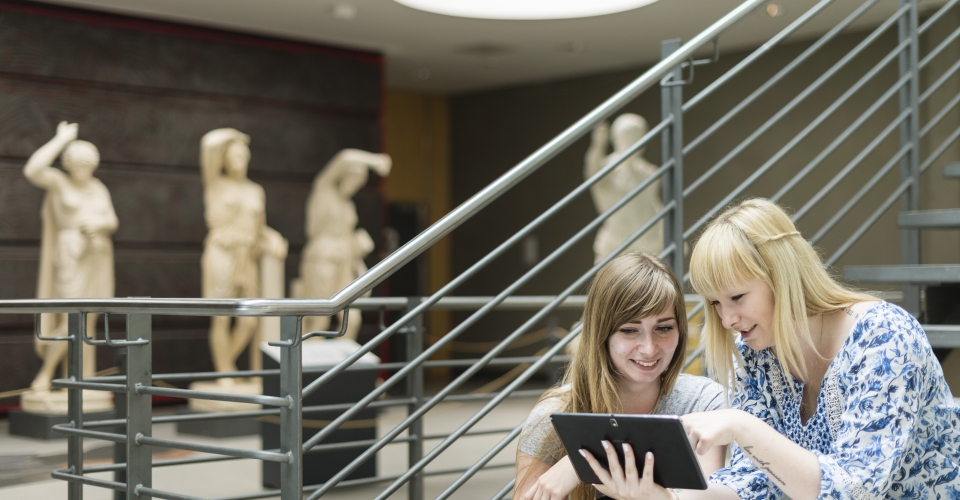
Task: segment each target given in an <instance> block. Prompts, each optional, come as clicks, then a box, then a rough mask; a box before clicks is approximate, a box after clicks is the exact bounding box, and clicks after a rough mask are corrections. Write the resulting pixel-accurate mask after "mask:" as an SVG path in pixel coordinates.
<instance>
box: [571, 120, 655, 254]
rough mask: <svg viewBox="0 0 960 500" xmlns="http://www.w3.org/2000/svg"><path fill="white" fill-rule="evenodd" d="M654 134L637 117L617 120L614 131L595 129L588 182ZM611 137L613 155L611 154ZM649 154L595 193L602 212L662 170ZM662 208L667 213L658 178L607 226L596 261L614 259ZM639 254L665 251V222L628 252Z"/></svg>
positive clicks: (619, 168)
mask: <svg viewBox="0 0 960 500" xmlns="http://www.w3.org/2000/svg"><path fill="white" fill-rule="evenodd" d="M648 130H649V128H648V126H647V121H646V120H644V119H643V117H642V116H640V115H636V114H633V113H625V114H622V115H620V116H619V117H617V119H616V120H614V121H613V126H612V127H611V126H609V125H608V124H607V123H606V122H604V123H601V124H600V125H598V126H597V128H595V129H594V130H593V135H592V137H591V141H590V148H589V149H587V154H586V158H585V161H584V169H583V175H584V178H590V177H592V176H593V175H594V174H596V173H597V172H598V171H600V170H601V169H602V168H603V167H604V166H606V165H607V164H608V163H610V161H612V160H613V159H614V158H616V157H617V156H619V155H620V154H621V153H623V152H624V151H626V150H627V149H629V148H630V146H632V145H633V144H635V143H636V142H637V141H638V140H640V138H641V137H643V136H644V135H645V134H646V133H647V131H648ZM611 138H612V143H613V153H612V154H607V151H608V149H609V146H610V142H611ZM643 149H644V148H641V149H640V150H639V151H637V152H636V153H635V154H633V155H632V156H630V158H628V159H627V160H625V161H624V162H623V163H621V164H620V165H619V166H617V168H615V169H613V172H610V173H609V174H607V175H606V176H605V177H604V178H603V179H601V180H600V181H599V182H597V183H596V184H594V185H593V186H592V187H591V188H590V194H591V195H592V196H593V205H594V207H595V208H596V209H597V213H603V212H605V211H607V210H608V209H609V208H610V207H612V206H613V205H614V204H616V203H617V202H618V201H620V199H621V198H623V197H624V196H626V195H627V193H629V192H630V191H631V190H632V189H633V188H635V187H637V185H638V184H640V183H641V182H643V181H645V180H647V178H649V177H650V176H651V175H652V174H653V173H654V172H655V171H656V170H657V167H656V166H654V165H653V164H651V163H650V162H648V161H647V160H645V159H644V158H643ZM661 209H663V201H662V199H661V198H660V180H659V179H657V180H656V181H654V182H652V183H651V184H650V186H649V187H647V188H646V189H644V190H643V191H641V192H640V194H638V195H637V196H636V197H634V198H633V199H632V200H631V201H630V202H629V203H627V204H626V205H624V206H623V207H622V208H620V210H618V211H617V212H616V213H614V214H613V215H612V216H610V218H608V219H607V220H606V221H604V222H603V224H602V225H601V226H600V229H599V230H598V231H597V236H596V239H595V240H594V242H593V254H594V262H600V260H601V259H603V258H604V257H606V256H607V255H609V254H610V252H612V251H613V250H614V249H615V248H616V247H617V246H618V245H620V244H621V243H623V241H624V240H626V239H627V238H628V237H629V236H630V235H631V234H633V233H634V232H635V231H636V230H637V229H640V226H642V225H644V224H646V222H647V221H649V220H650V219H651V218H652V217H653V216H654V215H656V213H657V212H659V211H660V210H661ZM634 250H642V251H644V252H647V253H650V254H653V255H657V254H659V253H660V252H661V251H663V221H658V222H657V223H656V224H655V225H654V226H653V227H652V228H650V230H648V231H647V232H646V233H645V234H644V235H643V236H641V237H640V238H638V239H637V240H636V241H635V242H633V244H632V245H630V246H629V247H628V248H627V249H626V250H624V252H630V251H634Z"/></svg>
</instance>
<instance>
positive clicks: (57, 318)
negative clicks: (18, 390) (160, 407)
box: [21, 122, 118, 414]
mask: <svg viewBox="0 0 960 500" xmlns="http://www.w3.org/2000/svg"><path fill="white" fill-rule="evenodd" d="M78 130H79V126H78V125H77V124H76V123H67V122H60V124H59V125H58V126H57V133H56V136H55V137H54V138H53V139H51V140H50V141H49V142H47V143H46V144H44V145H43V146H42V147H40V149H38V150H37V151H36V152H35V153H33V154H32V155H31V156H30V159H29V160H27V164H26V166H24V168H23V175H24V176H25V177H26V178H27V180H28V181H30V183H31V184H33V185H34V186H37V187H38V188H40V189H44V190H46V195H45V196H44V199H43V208H42V209H41V220H42V222H43V232H42V236H41V240H40V271H39V276H38V280H37V298H40V299H66V298H109V297H113V288H114V277H113V243H112V242H111V240H110V235H111V234H113V233H114V232H115V231H116V230H117V225H118V221H117V214H116V212H114V210H113V202H112V201H111V199H110V192H109V191H107V188H106V186H104V185H103V183H102V182H100V180H99V179H97V178H96V177H94V176H93V172H94V170H96V169H97V166H98V165H99V164H100V153H99V151H97V148H96V146H94V145H93V144H91V143H89V142H86V141H78V140H77V134H78ZM58 156H59V157H60V162H61V164H62V165H63V168H64V170H66V172H64V171H61V170H59V169H57V168H54V167H53V162H54V161H55V160H56V159H57V157H58ZM96 321H97V315H96V314H88V315H87V332H88V335H90V336H94V334H95V332H96ZM40 330H41V333H42V334H43V335H44V336H45V337H46V336H56V337H61V336H65V335H67V315H66V314H43V315H42V318H41V321H40ZM36 351H37V354H38V355H39V356H40V357H41V358H42V359H43V365H42V366H41V368H40V373H38V374H37V376H36V378H34V380H33V383H32V384H31V387H32V388H33V389H34V392H32V393H28V394H26V395H24V396H23V397H22V398H21V406H22V408H23V410H24V411H26V412H30V413H46V414H58V413H66V412H67V404H66V403H67V401H66V394H65V392H66V391H63V390H56V391H51V390H50V389H49V387H50V382H51V380H52V379H53V378H54V375H55V373H56V370H57V367H58V366H60V365H65V363H64V360H65V358H66V353H67V342H65V341H40V340H37V341H36ZM64 368H66V367H65V366H64ZM95 372H96V357H95V356H94V348H93V346H90V345H87V344H84V345H83V375H84V376H85V377H89V376H92V375H93V374H94V373H95ZM83 398H84V410H85V411H86V412H91V413H93V412H100V411H107V410H109V409H111V408H112V407H113V403H112V398H111V397H110V394H109V393H99V392H95V391H85V392H84V396H83Z"/></svg>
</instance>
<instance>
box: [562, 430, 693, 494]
mask: <svg viewBox="0 0 960 500" xmlns="http://www.w3.org/2000/svg"><path fill="white" fill-rule="evenodd" d="M602 444H603V448H604V449H605V450H606V452H607V463H608V464H610V470H609V471H608V470H607V469H604V468H603V466H602V465H600V462H598V461H597V459H596V458H594V456H593V455H591V454H590V452H589V451H587V450H580V453H581V454H582V455H583V456H584V458H586V459H587V462H588V463H589V464H590V468H591V469H593V472H594V474H596V475H597V477H598V478H600V481H602V482H603V485H594V486H596V488H597V490H598V491H600V493H603V494H604V495H607V496H608V497H611V498H616V499H621V500H631V499H639V498H642V499H644V500H646V499H663V500H672V499H673V498H674V496H673V495H671V494H670V492H669V491H667V490H666V488H664V487H662V486H660V485H659V484H657V483H655V482H653V453H650V452H647V454H646V460H645V462H644V465H643V477H638V474H637V465H636V464H637V461H636V458H635V457H634V455H633V447H632V446H630V445H629V444H627V443H623V455H624V462H626V465H625V467H620V459H619V458H618V457H617V452H616V451H615V450H614V449H613V446H614V445H613V443H610V442H608V441H602Z"/></svg>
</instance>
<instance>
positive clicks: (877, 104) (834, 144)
mask: <svg viewBox="0 0 960 500" xmlns="http://www.w3.org/2000/svg"><path fill="white" fill-rule="evenodd" d="M910 78H911V76H910V75H905V76H904V77H903V78H901V79H900V80H899V81H897V82H896V83H894V84H893V86H892V87H890V88H889V89H887V91H886V92H884V93H883V95H881V96H880V97H879V98H877V100H875V101H874V102H873V104H871V105H870V107H869V108H867V110H866V111H864V112H863V113H861V114H860V116H859V117H857V119H856V120H855V121H854V122H853V123H851V124H850V125H849V126H848V127H847V128H846V129H844V131H843V132H842V133H841V134H840V135H838V136H837V138H836V139H834V140H833V141H831V142H830V145H829V146H827V147H826V148H825V149H824V150H823V151H821V152H820V154H818V155H817V156H816V157H815V158H814V159H813V160H810V162H809V163H807V164H806V165H805V166H804V167H803V168H802V169H800V171H799V172H797V174H796V175H794V176H793V178H791V179H790V181H789V182H787V183H786V184H784V185H783V187H781V188H780V190H779V191H777V192H776V194H774V195H773V196H771V197H770V199H771V200H773V201H779V200H780V198H783V197H784V196H786V195H787V193H789V192H790V191H791V190H793V188H794V187H796V185H797V184H799V183H800V182H801V181H803V179H805V178H806V177H807V175H808V174H809V173H810V172H811V171H813V169H815V168H816V167H818V166H820V165H821V164H822V163H823V161H824V160H826V159H827V157H828V156H830V155H831V154H833V153H834V152H835V151H836V150H837V148H839V147H840V146H841V145H842V144H844V143H845V142H846V141H847V139H849V138H850V137H851V136H852V135H853V134H854V132H856V131H857V130H859V129H860V127H861V126H863V124H864V123H866V122H867V120H868V119H870V117H872V116H873V115H874V114H875V113H876V112H877V111H878V110H879V109H880V108H881V107H883V105H884V104H887V101H888V100H889V99H890V98H891V97H893V95H894V94H895V93H897V92H898V91H900V89H902V88H903V86H904V85H906V84H907V82H909V81H910ZM901 116H903V117H904V118H905V117H906V116H908V115H901Z"/></svg>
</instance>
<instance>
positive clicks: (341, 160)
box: [314, 148, 392, 184]
mask: <svg viewBox="0 0 960 500" xmlns="http://www.w3.org/2000/svg"><path fill="white" fill-rule="evenodd" d="M351 163H354V164H356V163H359V164H361V165H364V166H366V167H367V168H369V169H370V170H373V171H374V172H376V173H377V175H379V176H381V177H386V176H387V175H389V174H390V168H391V166H392V160H391V159H390V155H388V154H386V153H371V152H369V151H361V150H359V149H351V148H348V149H343V150H341V151H340V152H339V153H337V154H336V155H334V156H333V158H331V159H330V161H328V162H327V164H326V166H324V167H323V170H321V171H320V174H319V175H318V176H317V178H316V180H315V181H314V184H318V183H322V182H333V181H332V180H328V179H327V177H332V178H334V179H335V178H337V177H339V176H340V173H339V172H338V171H339V170H340V169H342V168H346V166H348V165H350V164H351Z"/></svg>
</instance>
